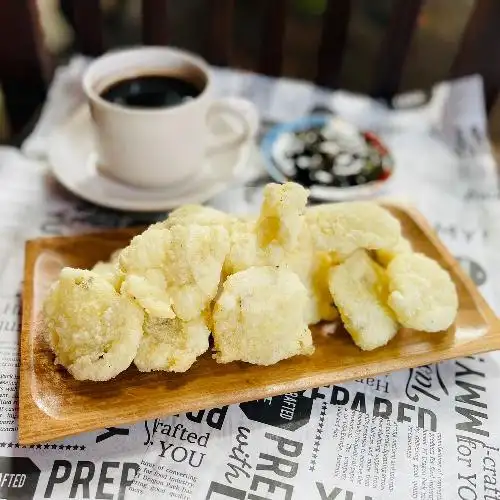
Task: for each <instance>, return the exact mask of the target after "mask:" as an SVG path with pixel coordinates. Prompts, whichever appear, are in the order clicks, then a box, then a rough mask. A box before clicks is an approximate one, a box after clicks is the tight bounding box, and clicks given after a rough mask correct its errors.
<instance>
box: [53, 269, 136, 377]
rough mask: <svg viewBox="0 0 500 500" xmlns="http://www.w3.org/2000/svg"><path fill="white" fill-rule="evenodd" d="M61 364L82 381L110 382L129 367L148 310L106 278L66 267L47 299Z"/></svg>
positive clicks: (54, 346) (57, 356) (56, 351)
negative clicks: (144, 311) (120, 293)
mask: <svg viewBox="0 0 500 500" xmlns="http://www.w3.org/2000/svg"><path fill="white" fill-rule="evenodd" d="M44 319H45V327H46V331H47V337H48V339H49V343H50V346H51V348H52V350H53V351H54V352H55V354H56V363H59V364H62V365H63V366H65V367H66V368H67V370H68V371H69V372H70V373H71V374H72V375H73V377H75V378H76V379H78V380H96V381H99V380H109V379H111V378H113V377H115V376H116V375H118V374H119V373H120V372H122V371H123V370H125V369H126V368H127V367H128V366H129V365H130V363H131V362H132V360H133V359H134V357H135V354H136V352H137V349H138V347H139V342H140V340H141V338H142V323H143V320H144V314H143V312H142V310H141V309H140V308H139V307H138V306H137V305H135V304H134V303H133V302H132V301H131V300H130V299H128V298H127V297H123V296H121V295H119V294H118V292H117V291H116V290H115V289H114V288H113V286H112V285H111V284H110V283H109V282H108V281H107V280H106V279H105V278H103V277H102V276H100V275H99V274H97V273H95V272H93V271H87V270H82V269H72V268H64V269H63V270H62V271H61V274H60V276H59V279H58V281H56V282H55V283H54V284H53V286H52V288H51V290H50V292H49V295H48V296H47V299H46V300H45V303H44Z"/></svg>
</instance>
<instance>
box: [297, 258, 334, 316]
mask: <svg viewBox="0 0 500 500" xmlns="http://www.w3.org/2000/svg"><path fill="white" fill-rule="evenodd" d="M333 266H334V259H333V258H332V256H331V255H330V254H328V253H327V252H316V253H315V255H314V260H313V266H312V267H311V270H310V274H309V276H308V278H307V282H306V283H304V284H305V285H306V288H307V290H308V292H309V297H310V301H309V307H308V313H307V323H308V324H310V325H311V324H316V323H319V322H320V321H333V320H335V319H337V318H338V311H337V309H336V307H335V304H334V302H333V297H332V294H331V293H330V289H329V285H328V278H329V273H330V269H331V268H332V267H333Z"/></svg>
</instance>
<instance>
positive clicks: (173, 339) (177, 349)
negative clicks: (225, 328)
mask: <svg viewBox="0 0 500 500" xmlns="http://www.w3.org/2000/svg"><path fill="white" fill-rule="evenodd" d="M209 336H210V330H209V329H208V328H207V325H206V321H205V318H204V317H203V316H200V317H198V318H195V319H192V320H190V321H182V320H181V319H179V318H174V319H164V318H151V317H146V319H145V321H144V336H143V337H142V340H141V343H140V345H139V350H138V351H137V355H136V357H135V360H134V363H135V365H136V366H137V368H138V369H139V370H140V371H141V372H150V371H154V370H163V371H169V372H185V371H186V370H188V369H189V368H190V367H191V365H192V364H193V363H194V362H195V361H196V358H197V357H198V356H200V355H201V354H203V353H204V352H205V351H206V350H207V349H208V338H209Z"/></svg>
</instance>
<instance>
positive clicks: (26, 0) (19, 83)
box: [0, 0, 51, 133]
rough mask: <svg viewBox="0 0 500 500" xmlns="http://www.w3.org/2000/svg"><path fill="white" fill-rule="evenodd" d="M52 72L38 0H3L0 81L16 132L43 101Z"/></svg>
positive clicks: (0, 23)
mask: <svg viewBox="0 0 500 500" xmlns="http://www.w3.org/2000/svg"><path fill="white" fill-rule="evenodd" d="M50 72H51V67H50V61H49V55H48V52H47V51H46V50H45V47H44V44H43V36H42V30H41V27H40V24H39V17H38V10H37V7H36V1H35V0H22V1H21V0H17V1H14V2H12V1H7V2H5V1H4V2H2V5H1V13H0V82H1V85H2V90H3V93H4V97H5V106H6V109H7V114H8V116H9V122H10V127H11V131H12V132H13V133H17V132H19V131H21V130H22V128H23V127H24V126H25V125H26V124H27V123H28V122H29V121H30V118H31V117H32V116H33V115H34V114H35V112H36V110H37V109H38V108H39V107H40V106H41V104H42V103H43V100H44V99H45V96H46V91H47V81H48V78H49V76H50Z"/></svg>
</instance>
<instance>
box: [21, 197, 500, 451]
mask: <svg viewBox="0 0 500 500" xmlns="http://www.w3.org/2000/svg"><path fill="white" fill-rule="evenodd" d="M386 207H387V208H389V209H390V210H391V212H392V213H393V214H394V215H395V216H396V217H397V218H398V219H399V220H400V221H401V224H402V227H403V232H404V235H405V236H406V237H407V238H408V239H409V240H410V241H411V243H412V245H413V247H414V248H415V250H416V251H420V252H424V253H425V254H427V255H428V256H429V257H432V258H434V259H436V260H437V261H438V262H439V263H440V264H441V265H442V266H444V267H445V268H446V269H448V271H449V272H450V273H451V276H452V278H453V281H454V282H455V284H456V286H457V289H458V294H459V300H460V310H459V313H458V317H457V320H456V323H455V325H454V326H452V327H451V328H450V329H449V331H447V332H446V333H439V334H430V333H422V332H418V331H415V330H409V329H403V330H401V331H400V332H399V333H398V335H397V336H396V337H395V338H394V339H393V340H392V341H391V342H390V343H389V344H388V345H387V346H386V347H382V348H379V349H376V350H374V351H371V352H363V351H361V350H360V349H358V348H357V347H356V346H355V345H354V343H353V342H352V340H351V339H350V337H349V336H348V334H347V333H346V332H345V331H343V329H342V328H338V329H337V330H336V332H335V334H334V335H333V336H327V335H324V334H323V333H321V330H320V329H319V328H315V329H314V331H313V336H314V342H315V345H316V352H315V353H314V355H313V356H310V357H306V356H296V357H294V358H291V359H287V360H284V361H281V362H280V363H278V364H276V365H273V366H267V367H263V366H255V365H250V364H246V363H238V362H233V363H230V364H226V365H220V364H217V363H216V362H215V361H214V360H213V359H212V358H211V353H210V352H206V353H205V354H204V355H203V356H201V357H200V358H199V359H198V361H197V362H196V363H195V364H194V365H193V367H192V368H191V369H190V370H189V371H188V372H186V373H180V374H173V373H165V372H155V373H139V372H138V371H137V370H136V369H135V367H134V366H131V367H130V368H129V369H128V370H126V371H125V372H124V373H122V374H121V375H119V376H118V377H117V378H115V379H113V380H110V381H108V382H104V383H96V382H79V381H77V380H74V379H73V378H72V377H71V376H70V375H69V374H68V373H67V372H66V371H65V370H64V369H63V368H61V367H57V366H55V365H54V362H53V361H54V356H53V354H52V352H51V351H50V349H49V347H48V345H47V344H46V343H45V341H44V340H43V337H42V335H41V334H40V328H39V327H37V321H39V317H40V316H39V315H40V309H41V305H42V303H43V299H44V296H45V294H46V292H47V289H48V287H49V285H50V284H51V283H52V282H53V281H54V280H55V279H56V277H57V275H58V273H59V270H60V269H61V268H62V267H63V266H73V267H83V268H88V267H91V266H92V265H93V264H94V263H95V262H97V261H98V260H102V259H107V258H108V256H109V255H110V254H111V253H112V252H113V251H114V250H115V249H118V248H121V247H124V246H125V245H126V244H127V243H128V241H129V240H130V239H131V237H132V236H133V235H134V234H136V233H137V232H138V230H137V229H136V230H133V229H118V230H114V231H109V232H103V233H99V234H90V235H83V236H69V237H56V238H44V239H38V240H34V241H29V242H28V243H27V246H26V262H25V281H24V293H23V318H22V333H21V364H20V378H21V380H20V392H19V442H20V443H22V444H33V443H39V442H43V441H47V440H52V439H57V438H62V437H64V436H68V435H72V434H77V433H79V432H84V431H90V430H94V429H98V428H102V427H111V426H116V425H119V424H124V423H130V422H134V421H139V420H144V419H149V418H153V417H158V416H164V415H168V414H176V413H183V412H187V411H195V410H200V409H203V408H210V407H213V406H220V405H226V404H232V403H240V402H243V401H250V400H255V399H263V398H266V397H269V396H273V395H278V394H284V393H288V392H296V391H298V390H303V389H306V388H311V387H319V386H322V385H329V384H334V383H338V382H343V381H346V380H350V379H355V378H365V377H370V376H374V375H377V374H381V373H387V372H390V371H393V370H399V369H402V368H410V367H416V366H420V365H424V364H429V363H434V362H437V361H440V360H445V359H450V358H457V357H461V356H465V355H471V354H476V353H480V352H485V351H491V350H495V349H500V323H499V320H498V319H497V318H496V316H495V315H494V313H493V312H492V311H491V309H490V308H489V307H488V305H487V304H486V302H485V300H484V299H483V298H482V296H481V295H480V294H479V292H478V291H477V289H476V288H475V286H474V284H473V283H472V281H471V280H470V279H469V277H468V276H466V274H465V273H464V272H463V271H462V270H461V269H460V267H459V265H458V263H457V262H456V260H455V259H454V258H453V257H452V256H451V255H450V253H449V252H448V251H447V250H446V248H445V247H444V246H443V244H442V243H441V242H440V241H439V240H438V238H437V236H436V235H435V233H434V232H433V231H432V229H431V228H430V226H429V225H428V223H427V222H426V221H425V220H424V219H423V217H422V216H421V215H420V214H419V213H417V212H416V211H414V210H413V209H408V208H403V207H398V206H392V205H391V206H387V205H386Z"/></svg>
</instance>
